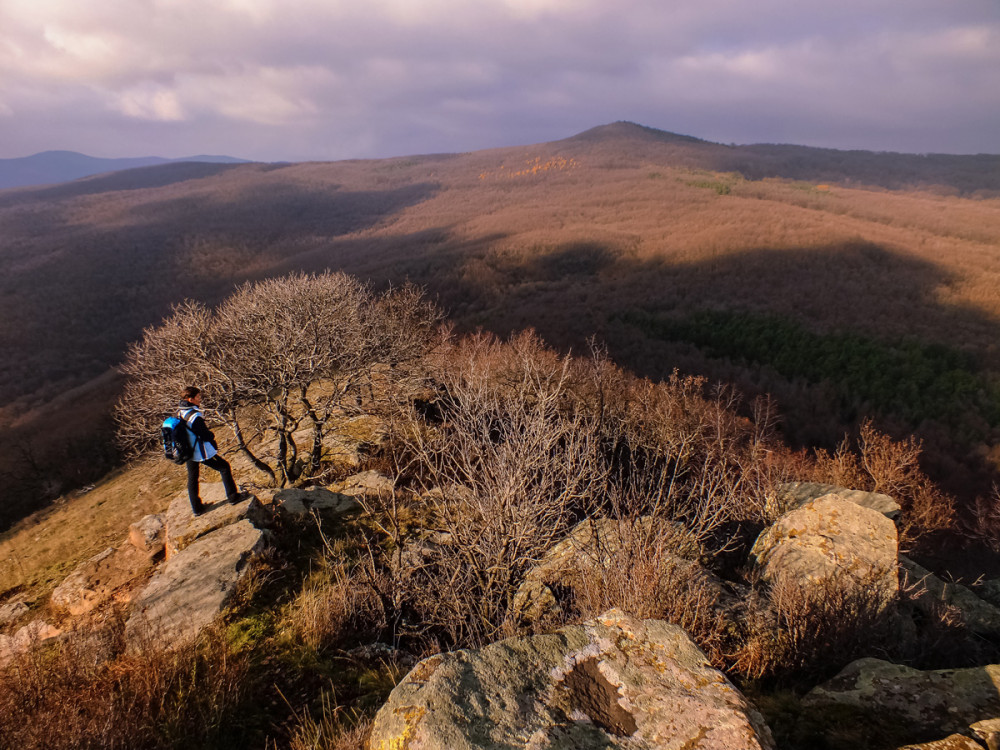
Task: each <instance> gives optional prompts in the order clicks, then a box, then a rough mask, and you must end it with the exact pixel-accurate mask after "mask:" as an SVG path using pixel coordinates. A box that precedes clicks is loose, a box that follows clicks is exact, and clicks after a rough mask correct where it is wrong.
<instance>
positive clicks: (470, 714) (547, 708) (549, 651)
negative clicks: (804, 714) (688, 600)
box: [370, 610, 774, 750]
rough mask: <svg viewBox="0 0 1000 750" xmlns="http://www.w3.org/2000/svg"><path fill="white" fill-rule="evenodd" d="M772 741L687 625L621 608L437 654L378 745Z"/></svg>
mask: <svg viewBox="0 0 1000 750" xmlns="http://www.w3.org/2000/svg"><path fill="white" fill-rule="evenodd" d="M404 747H405V748H408V750H473V749H474V748H481V749H483V750H485V749H486V748H489V749H490V750H495V749H496V748H537V749H539V750H541V748H551V749H552V750H556V749H562V750H570V749H571V748H572V749H574V750H588V749H589V748H602V750H609V749H611V748H676V750H681V748H693V747H698V748H700V750H741V749H743V748H747V749H750V748H754V749H757V748H773V747H774V743H773V740H772V738H771V732H770V730H769V729H768V727H767V725H766V724H765V723H764V720H763V718H762V717H761V716H760V714H759V713H758V712H757V711H756V710H755V709H754V708H753V706H751V705H750V704H749V703H748V702H747V700H746V698H744V697H743V695H742V694H741V693H740V692H739V691H738V690H737V689H736V688H735V687H733V686H732V684H730V683H729V681H728V680H727V679H726V677H725V676H724V675H723V674H722V673H721V672H719V671H717V670H715V669H713V668H712V667H711V666H710V665H709V663H708V660H707V659H706V658H705V655H704V654H702V652H701V651H699V650H698V648H697V646H695V645H694V643H692V642H691V640H690V639H689V638H688V637H687V635H686V634H685V633H684V631H683V630H681V629H680V628H679V627H677V626H675V625H670V624H668V623H665V622H660V621H657V620H644V621H640V620H635V619H632V618H630V617H627V616H625V615H623V614H622V613H621V612H618V611H615V610H612V611H611V612H608V613H607V614H605V615H603V616H601V617H599V618H597V619H596V620H592V621H590V622H587V623H584V624H583V625H577V626H573V627H568V628H563V629H562V630H559V631H557V632H555V633H551V634H547V635H537V636H533V637H530V638H511V639H508V640H505V641H501V642H499V643H494V644H492V645H489V646H486V647H485V648H482V649H479V650H477V651H456V652H454V653H450V654H441V655H438V656H432V657H430V658H429V659H425V660H424V661H422V662H420V663H419V664H417V666H416V667H414V668H413V670H411V671H410V673H409V674H408V675H407V676H406V677H405V678H404V679H403V681H402V682H400V683H399V685H397V686H396V688H395V689H394V690H393V691H392V694H391V695H390V696H389V700H388V701H387V703H386V704H385V705H384V706H383V707H382V708H381V710H379V712H378V715H377V716H376V717H375V722H374V724H373V726H372V733H371V739H370V748H371V749H372V750H389V749H390V748H404Z"/></svg>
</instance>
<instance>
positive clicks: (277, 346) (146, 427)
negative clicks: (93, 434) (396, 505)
mask: <svg viewBox="0 0 1000 750" xmlns="http://www.w3.org/2000/svg"><path fill="white" fill-rule="evenodd" d="M440 318H441V316H440V313H439V312H438V310H437V308H436V307H435V306H434V305H433V304H432V303H430V302H429V301H428V300H426V299H425V298H424V296H423V294H422V293H421V292H420V291H419V290H418V289H415V288H413V287H409V286H407V287H403V288H402V289H399V290H390V291H388V292H386V293H384V294H376V293H374V292H373V291H372V290H371V289H370V288H369V287H367V286H366V285H364V284H362V283H360V282H359V281H357V280H356V279H354V278H352V277H350V276H347V275H346V274H343V273H330V272H327V273H323V274H318V275H304V274H295V275H291V276H287V277H283V278H280V279H270V280H266V281H262V282H258V283H247V284H245V285H243V286H242V287H240V288H239V289H237V290H236V292H235V293H234V294H233V295H232V296H230V297H229V298H228V299H227V300H225V301H224V302H223V303H222V304H221V305H220V306H219V307H218V309H216V310H215V311H214V312H213V311H210V310H208V309H207V308H205V307H204V306H202V305H200V304H198V303H194V302H187V303H185V304H183V305H181V306H179V307H177V308H175V310H174V314H173V315H172V316H171V317H170V318H169V319H168V320H167V321H165V322H164V324H163V325H161V326H159V327H156V328H149V329H147V330H146V331H145V332H144V335H143V338H142V340H141V341H139V342H138V343H136V344H134V345H133V346H132V347H131V348H130V349H129V352H128V356H127V358H126V361H125V364H124V365H123V366H122V370H123V372H124V373H125V374H126V375H128V376H129V381H128V384H127V386H126V388H125V392H124V394H123V396H122V398H121V400H120V402H119V404H118V408H117V412H116V417H117V419H118V424H119V439H120V441H121V443H122V445H123V447H125V448H126V449H130V450H132V451H137V450H142V449H143V448H146V447H148V446H149V443H150V440H151V437H152V436H155V434H156V425H157V424H158V422H159V420H161V419H162V418H163V415H164V413H166V412H169V411H170V410H171V409H172V408H174V402H175V400H176V398H177V394H178V393H179V392H180V390H181V389H182V388H183V387H184V385H189V384H192V383H198V384H200V386H201V387H202V388H203V389H204V390H205V392H206V394H207V396H208V399H207V401H208V402H209V403H210V404H211V410H210V413H211V415H212V416H214V417H215V418H217V419H218V420H221V421H222V422H223V423H224V424H225V425H226V426H227V427H228V428H229V430H230V431H231V432H232V434H233V437H234V439H235V441H236V444H237V446H238V448H239V450H240V451H242V452H243V453H244V454H245V455H246V456H247V457H248V458H249V459H250V460H251V461H252V462H253V463H254V465H255V466H256V467H257V468H258V469H260V470H261V471H263V472H264V473H266V474H267V475H268V476H269V477H270V478H271V480H272V481H273V482H275V483H277V484H281V485H285V484H287V483H288V482H291V481H294V480H296V479H298V478H299V477H301V476H309V475H315V474H316V473H318V472H319V471H320V469H321V461H322V456H323V441H324V438H325V437H326V436H327V435H328V434H329V433H330V431H331V428H332V421H333V417H334V416H336V415H338V414H343V413H344V412H345V411H350V410H351V409H356V408H358V405H359V404H360V402H361V399H362V394H363V393H367V394H368V395H371V394H373V393H374V390H373V388H372V379H373V377H375V375H376V373H378V374H379V377H381V378H383V379H389V380H391V379H392V378H394V377H397V376H398V375H401V374H402V373H403V372H404V368H402V367H401V365H405V364H406V363H409V362H412V361H414V360H415V359H417V358H418V357H420V356H421V355H422V354H423V353H424V352H425V351H426V350H427V348H428V346H429V344H430V341H431V340H432V338H433V336H434V334H435V330H436V328H437V325H438V323H439V322H440ZM262 445H266V446H268V447H273V454H265V453H264V452H263V451H262V450H260V449H259V448H258V447H256V446H262Z"/></svg>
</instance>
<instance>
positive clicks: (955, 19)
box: [0, 0, 1000, 161]
mask: <svg viewBox="0 0 1000 750" xmlns="http://www.w3.org/2000/svg"><path fill="white" fill-rule="evenodd" d="M616 120H632V121H634V122H639V123H641V124H643V125H649V126H652V127H656V128H660V129H663V130H670V131H674V132H678V133H685V134H688V135H695V136H698V137H701V138H706V139H709V140H713V141H720V142H724V143H731V142H733V143H757V142H772V143H799V144H805V145H815V146H829V147H834V148H862V149H872V150H893V151H911V152H947V153H977V152H989V153H1000V0H822V1H820V2H817V1H816V0H351V1H347V0H0V157H7V158H9V157H16V156H26V155H28V154H32V153H35V152H38V151H43V150H48V149H69V150H74V151H82V152H84V153H87V154H90V155H93V156H147V155H157V156H167V157H179V156H189V155H195V154H227V155H231V156H238V157H243V158H248V159H261V160H293V161H298V160H304V159H342V158H351V157H370V156H393V155H401V154H415V153H430V152H444V151H470V150H476V149H481V148H489V147H493V146H505V145H518V144H528V143H537V142H541V141H548V140H555V139H558V138H564V137H567V136H570V135H573V134H575V133H577V132H580V131H582V130H586V129H587V128H590V127H593V126H596V125H601V124H605V123H608V122H613V121H616Z"/></svg>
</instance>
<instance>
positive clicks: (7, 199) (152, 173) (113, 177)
mask: <svg viewBox="0 0 1000 750" xmlns="http://www.w3.org/2000/svg"><path fill="white" fill-rule="evenodd" d="M241 166H246V165H244V164H211V163H206V162H178V163H176V164H160V165H156V166H152V167H138V168H135V169H125V170H122V171H120V172H111V173H109V174H104V175H98V176H96V177H83V178H81V179H79V180H74V181H72V182H66V183H62V184H59V185H54V186H52V187H48V188H40V189H37V190H31V189H25V190H18V191H17V192H12V193H11V194H10V195H5V196H0V208H12V207H14V206H22V205H28V204H32V203H47V202H49V201H58V200H65V199H68V198H78V197H80V196H84V195H97V194H99V193H110V192H114V191H117V190H143V189H146V188H159V187H166V186H167V185H173V184H176V183H178V182H186V181H187V180H198V179H202V178H204V177H213V176H215V175H219V174H222V173H223V172H228V171H229V170H231V169H236V168H238V167H241Z"/></svg>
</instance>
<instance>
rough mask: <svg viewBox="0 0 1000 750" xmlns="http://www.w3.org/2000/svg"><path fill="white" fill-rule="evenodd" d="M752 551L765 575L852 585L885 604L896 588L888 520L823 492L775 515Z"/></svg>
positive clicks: (895, 539) (893, 547)
mask: <svg viewBox="0 0 1000 750" xmlns="http://www.w3.org/2000/svg"><path fill="white" fill-rule="evenodd" d="M751 554H752V555H753V556H754V557H755V558H756V564H757V568H758V570H759V571H760V573H761V575H762V577H763V579H764V580H766V581H769V582H776V581H778V580H779V579H784V580H792V581H796V582H798V583H799V584H800V585H804V586H807V587H810V586H811V587H814V588H815V590H816V591H821V590H822V587H823V586H824V585H829V584H830V583H831V582H836V583H837V584H838V585H841V584H846V585H855V583H856V584H857V585H858V586H862V587H864V588H865V589H866V590H870V591H872V592H873V594H874V595H875V596H878V597H879V598H880V599H881V600H882V602H883V603H884V604H888V603H890V602H892V601H894V600H895V598H896V595H897V593H898V589H899V580H898V574H897V567H896V557H897V555H898V537H897V535H896V527H895V525H894V524H893V522H892V521H890V520H889V519H888V518H886V517H885V516H884V515H883V514H882V513H879V512H878V511H876V510H872V509H871V508H866V507H864V506H861V505H858V504H856V503H853V502H851V501H849V500H845V499H843V498H842V497H840V496H839V495H823V496H822V497H819V498H816V499H814V500H810V501H808V502H806V503H804V504H803V505H801V506H799V507H798V508H796V509H795V510H792V511H789V512H788V513H786V514H785V515H783V516H782V517H781V518H779V519H778V520H777V521H776V522H775V523H774V525H772V526H771V527H770V528H768V529H766V530H765V531H764V532H763V533H762V534H761V535H760V536H759V537H758V538H757V541H756V543H755V544H754V546H753V550H752V551H751Z"/></svg>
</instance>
